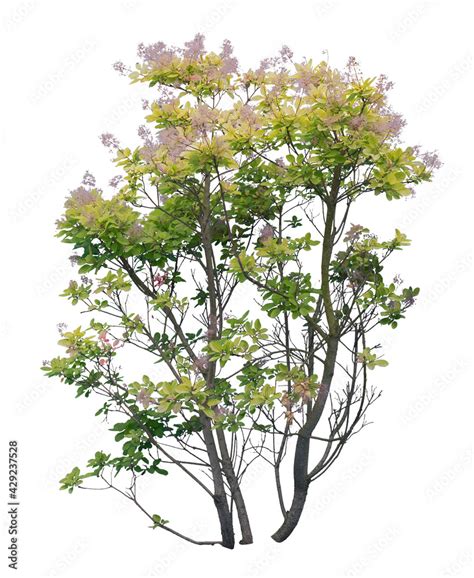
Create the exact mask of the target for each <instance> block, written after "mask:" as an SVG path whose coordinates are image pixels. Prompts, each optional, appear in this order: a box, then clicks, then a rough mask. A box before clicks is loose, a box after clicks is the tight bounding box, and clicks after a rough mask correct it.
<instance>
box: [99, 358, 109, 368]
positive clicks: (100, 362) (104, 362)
mask: <svg viewBox="0 0 474 578" xmlns="http://www.w3.org/2000/svg"><path fill="white" fill-rule="evenodd" d="M106 363H107V360H106V359H104V358H102V359H99V364H100V365H102V367H103V366H104V365H105V364H106Z"/></svg>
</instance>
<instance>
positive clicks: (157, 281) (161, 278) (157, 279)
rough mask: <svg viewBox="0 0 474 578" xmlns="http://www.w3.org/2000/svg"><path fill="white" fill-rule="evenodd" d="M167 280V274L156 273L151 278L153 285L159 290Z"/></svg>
mask: <svg viewBox="0 0 474 578" xmlns="http://www.w3.org/2000/svg"><path fill="white" fill-rule="evenodd" d="M167 279H168V273H162V274H160V273H157V274H156V275H155V276H154V277H153V285H154V286H155V287H156V288H157V289H159V288H160V287H161V286H162V285H163V284H164V283H165V282H166V281H167Z"/></svg>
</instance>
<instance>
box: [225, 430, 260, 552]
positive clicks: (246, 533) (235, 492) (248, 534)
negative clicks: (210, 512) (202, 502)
mask: <svg viewBox="0 0 474 578" xmlns="http://www.w3.org/2000/svg"><path fill="white" fill-rule="evenodd" d="M216 434H217V440H218V442H219V449H220V451H221V456H222V469H223V471H224V475H225V477H226V478H227V482H228V484H229V486H230V491H231V493H232V498H233V500H234V502H235V508H236V510H237V516H238V518H239V524H240V530H241V532H242V539H241V540H240V542H239V543H240V544H252V543H253V536H252V530H251V528H250V521H249V517H248V515H247V508H246V507H245V502H244V498H243V496H242V491H241V489H240V484H239V481H238V479H237V476H236V475H235V472H234V467H233V465H232V461H231V459H230V456H229V451H228V449H227V442H226V439H225V434H224V432H223V431H222V430H219V429H217V430H216Z"/></svg>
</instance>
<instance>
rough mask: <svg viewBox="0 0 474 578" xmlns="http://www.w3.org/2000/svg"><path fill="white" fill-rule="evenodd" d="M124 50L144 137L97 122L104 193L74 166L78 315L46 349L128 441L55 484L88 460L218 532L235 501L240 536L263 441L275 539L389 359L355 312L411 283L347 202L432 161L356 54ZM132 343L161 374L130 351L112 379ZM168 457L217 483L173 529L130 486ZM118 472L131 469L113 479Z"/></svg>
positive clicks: (69, 221)
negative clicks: (129, 370) (253, 62)
mask: <svg viewBox="0 0 474 578" xmlns="http://www.w3.org/2000/svg"><path fill="white" fill-rule="evenodd" d="M138 56H139V59H140V61H139V62H138V64H137V65H136V67H135V68H134V69H133V70H131V69H129V68H128V67H127V66H126V65H125V64H123V63H116V64H115V65H114V67H115V69H116V70H117V71H118V72H120V73H121V74H124V75H127V76H129V78H130V79H131V80H132V82H133V83H137V82H141V83H143V82H144V83H147V84H148V85H149V87H150V93H151V94H152V100H150V101H144V108H145V110H146V122H147V124H146V125H144V126H140V128H139V130H138V137H139V139H140V143H139V144H138V145H135V146H134V147H132V148H128V147H126V146H123V145H122V144H121V143H120V141H119V139H117V138H116V137H115V136H114V135H111V134H103V135H102V136H101V140H102V142H103V144H104V145H105V146H106V147H107V148H108V149H109V150H110V151H111V153H112V154H113V156H114V162H115V165H116V167H117V169H118V171H120V174H118V175H116V176H114V177H113V178H112V180H111V181H110V183H109V186H110V189H111V190H110V191H108V192H104V191H103V190H102V189H100V188H98V187H97V186H96V182H95V179H94V177H93V176H92V175H91V174H90V173H89V172H86V174H85V175H84V179H83V181H82V183H81V184H80V185H79V187H78V188H76V189H75V190H73V191H72V192H71V193H70V195H69V196H68V198H67V200H66V203H65V211H64V214H63V216H62V217H61V218H60V219H59V221H58V222H57V228H58V236H59V237H60V238H61V240H62V241H64V242H66V243H70V244H71V245H72V247H73V250H74V254H73V255H72V257H71V262H72V263H73V264H74V265H75V266H77V267H78V275H79V278H78V279H77V280H73V281H71V282H70V284H69V286H68V288H67V289H66V290H65V291H64V293H63V295H64V296H65V297H66V298H68V299H69V300H71V301H72V303H73V304H80V305H81V306H82V307H83V308H85V310H86V312H89V313H90V314H92V315H93V318H92V319H91V320H90V323H89V325H88V326H87V327H84V328H81V327H80V328H77V329H75V330H73V331H67V330H66V327H64V326H63V325H62V326H61V327H60V331H61V340H60V342H59V343H60V345H62V346H63V347H65V353H64V355H62V356H59V357H56V358H54V359H52V360H51V361H50V362H45V364H44V367H43V369H44V371H45V372H46V373H47V375H48V376H51V377H53V376H58V377H60V378H61V379H62V381H64V382H66V383H67V384H70V385H73V386H74V387H76V388H77V395H78V396H80V395H85V396H91V395H97V396H98V399H100V400H102V402H103V404H102V405H101V406H100V407H99V409H98V411H97V415H100V416H103V417H104V418H105V419H112V418H113V417H114V416H116V415H122V416H123V419H124V421H118V422H116V421H113V425H112V428H111V429H112V431H113V432H114V433H115V439H116V441H117V442H123V445H122V446H121V451H120V452H118V455H117V456H112V454H106V453H105V452H103V451H98V452H97V453H96V454H95V457H93V458H92V459H91V460H90V461H89V462H88V464H87V466H86V469H85V470H82V469H80V468H79V467H75V468H74V469H73V471H72V472H71V473H69V474H67V475H66V476H65V477H64V478H63V479H62V480H61V484H62V486H61V488H62V489H67V490H68V491H69V492H72V491H73V490H74V488H76V487H79V488H86V487H88V486H85V485H84V482H85V480H86V479H88V483H91V481H93V480H96V482H97V483H102V484H105V486H104V487H107V488H110V489H115V490H117V491H120V492H121V493H122V495H124V496H125V497H127V498H128V499H130V501H131V502H133V503H134V504H136V505H138V506H139V507H140V509H141V510H142V511H143V512H144V513H145V514H146V515H147V516H148V518H149V519H150V520H151V522H153V525H152V527H153V528H161V529H164V530H166V531H168V532H172V533H173V534H175V535H177V536H179V537H181V538H183V539H185V540H188V541H191V542H193V543H196V544H215V543H219V544H221V545H222V546H224V547H226V548H233V547H234V541H235V539H234V521H233V511H234V510H235V512H236V514H237V518H238V523H239V525H240V530H241V536H242V537H241V543H243V544H248V543H251V542H252V531H251V527H250V521H249V514H248V512H247V508H246V504H245V500H244V492H243V488H242V481H243V479H244V474H245V472H246V471H247V469H248V467H251V464H252V462H253V461H254V460H255V459H262V460H264V462H265V463H266V464H267V465H268V467H269V468H272V469H273V472H274V479H275V493H276V499H277V503H278V504H279V507H280V508H281V513H282V525H281V527H280V528H279V529H278V530H277V531H276V532H275V533H274V535H273V538H274V539H275V540H276V541H278V542H280V541H283V540H285V539H286V538H287V537H288V536H289V535H290V534H291V533H292V531H293V530H294V528H295V527H296V525H297V523H298V521H299V519H300V516H301V513H302V511H303V507H304V504H305V501H306V497H307V493H308V488H309V486H310V484H311V482H313V481H314V480H316V479H317V478H318V477H320V476H321V475H323V474H324V473H325V472H326V471H327V470H328V468H329V467H330V466H331V465H332V463H333V462H334V461H335V459H336V458H337V457H338V456H339V454H340V452H341V450H342V448H343V446H344V445H345V444H346V443H347V441H348V440H349V439H350V438H351V437H352V436H353V435H354V434H355V433H356V432H357V431H359V430H360V429H361V428H362V427H363V426H364V425H365V423H366V422H365V413H366V411H367V408H368V407H369V406H370V405H371V404H372V403H373V402H374V401H375V399H377V397H378V395H379V394H378V392H377V391H376V390H375V389H374V388H373V387H371V386H370V385H369V384H368V372H367V370H374V369H376V368H379V367H384V366H386V365H387V363H388V362H387V361H386V360H385V359H384V358H383V356H382V355H380V354H379V353H378V351H377V350H376V347H375V344H371V343H370V342H369V335H368V334H369V332H370V331H371V330H373V329H374V328H375V327H377V326H383V325H385V326H389V327H390V328H393V329H394V328H396V327H397V325H398V323H399V321H400V320H401V319H403V318H404V316H405V312H406V311H407V309H408V308H409V307H411V306H412V305H413V303H414V301H415V297H416V295H417V294H418V289H417V288H413V287H411V286H404V287H402V281H401V279H400V277H399V276H397V277H396V278H395V279H393V280H391V279H387V278H385V277H384V275H383V272H384V265H385V261H386V260H387V259H388V258H389V257H390V255H391V254H392V253H393V252H394V251H398V250H401V249H403V248H405V247H406V246H407V245H409V243H410V241H409V240H408V239H407V237H406V235H405V234H404V233H402V232H401V231H399V230H395V232H394V234H393V236H392V237H391V238H389V239H386V240H382V239H379V238H378V236H377V235H376V234H375V233H373V232H371V231H369V229H368V228H367V227H365V226H364V225H359V224H352V223H350V219H349V214H350V210H351V208H352V205H353V204H354V203H355V202H356V201H358V200H359V199H360V198H361V197H362V196H363V195H369V194H375V195H384V196H385V197H386V199H387V200H388V201H393V200H397V199H401V198H403V197H409V196H410V195H412V194H413V188H414V187H415V186H416V185H418V184H419V183H422V182H423V181H429V180H430V179H431V176H432V173H433V170H435V169H436V168H438V167H439V164H440V163H439V160H438V158H437V155H436V154H435V153H430V152H422V151H421V150H420V149H419V147H410V146H404V145H402V143H401V140H400V139H401V137H400V134H401V131H402V129H403V126H404V124H405V121H404V120H403V119H402V117H401V116H400V115H399V114H397V113H396V112H394V111H393V110H392V108H391V107H390V105H389V102H388V92H389V90H390V88H391V83H390V82H389V81H388V80H387V79H386V77H385V76H383V75H382V76H380V77H378V78H364V77H363V76H362V74H361V72H360V70H359V66H358V64H357V62H356V61H355V59H354V58H350V59H349V61H348V63H347V66H346V67H345V68H344V69H343V70H337V69H335V68H332V67H330V66H329V65H328V64H327V62H324V61H323V62H320V63H313V62H312V61H311V60H303V61H296V60H295V59H294V57H293V54H292V52H291V50H290V49H289V48H288V47H283V48H282V49H281V51H280V53H279V54H278V55H277V56H275V57H272V58H267V59H265V60H263V61H262V62H261V63H260V65H259V67H258V68H256V69H249V70H243V69H241V68H240V67H239V64H238V62H237V59H236V58H235V56H234V54H233V50H232V46H231V44H230V42H229V41H225V42H224V43H223V45H222V48H221V50H220V51H219V52H207V51H206V50H205V47H204V38H203V36H202V35H197V36H196V37H195V38H194V39H193V40H191V41H190V42H187V43H186V44H185V45H184V47H183V48H175V47H169V46H166V45H165V44H164V43H162V42H158V43H156V44H153V45H151V46H144V45H140V46H139V49H138ZM86 275H89V276H90V277H87V276H86ZM252 300H254V301H255V304H252ZM134 347H135V348H138V349H140V350H142V351H145V352H147V354H148V355H149V359H150V368H151V367H153V366H154V365H153V366H152V364H158V365H157V367H158V372H159V378H158V379H152V378H150V376H148V375H146V374H145V375H143V370H142V369H141V368H140V370H138V367H135V368H134V371H135V372H136V377H135V381H130V380H127V379H125V377H124V376H123V374H122V372H121V366H120V365H119V362H120V360H121V358H122V355H123V354H124V351H128V350H129V349H130V348H134ZM99 396H100V397H99ZM324 411H326V412H327V414H328V419H327V420H324V422H323V421H322V420H321V417H322V415H323V412H324ZM310 448H314V449H313V453H312V454H310ZM316 451H320V452H321V455H320V458H319V459H318V460H315V461H314V462H313V460H314V457H313V456H314V452H316ZM286 463H288V465H289V466H291V470H292V472H293V478H294V480H293V488H292V492H293V495H292V499H291V501H290V502H289V503H288V504H287V503H286V501H285V497H284V491H283V487H282V479H281V470H282V468H283V467H284V464H286ZM175 470H179V471H181V472H182V473H183V474H184V475H186V476H187V477H188V478H189V481H190V482H192V483H196V484H198V485H199V486H200V488H201V489H202V491H203V499H209V503H213V504H214V507H215V509H216V513H217V516H218V520H219V523H220V529H221V536H220V538H217V537H216V539H214V540H201V539H197V538H193V537H189V536H186V535H184V534H183V533H181V532H179V531H178V530H176V529H175V528H174V527H172V526H175V521H174V519H173V515H172V512H169V511H166V512H164V513H165V515H166V517H167V518H168V517H169V518H170V519H171V520H172V522H169V521H168V520H166V519H164V518H163V517H162V515H161V514H160V515H159V514H155V513H150V512H148V511H147V510H146V508H145V507H144V506H143V505H142V504H140V503H139V502H138V500H137V494H136V485H137V481H138V479H139V478H140V477H141V476H143V475H149V474H153V475H167V474H168V472H172V471H175ZM120 472H121V476H122V475H127V476H130V477H131V483H130V482H129V483H128V484H127V487H126V489H125V490H123V489H120V487H119V485H118V484H119V481H120V480H121V479H122V477H121V476H119V477H117V474H119V473H120ZM111 474H115V477H114V476H113V475H111ZM161 506H162V508H163V509H165V508H166V509H167V510H168V508H169V504H162V505H161Z"/></svg>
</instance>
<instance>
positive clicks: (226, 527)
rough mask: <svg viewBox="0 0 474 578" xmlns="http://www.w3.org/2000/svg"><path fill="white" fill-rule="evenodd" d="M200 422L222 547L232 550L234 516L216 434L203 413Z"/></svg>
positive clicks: (233, 543)
mask: <svg viewBox="0 0 474 578" xmlns="http://www.w3.org/2000/svg"><path fill="white" fill-rule="evenodd" d="M200 421H201V424H202V426H203V429H202V433H203V436H204V443H205V444H206V450H207V455H208V456H209V463H210V465H211V472H212V480H213V482H214V505H215V506H216V510H217V515H218V517H219V523H220V525H221V536H222V545H223V546H224V548H229V549H231V550H232V548H233V547H234V545H235V537H234V527H233V524H232V514H231V513H230V509H229V504H228V502H227V496H226V493H225V487H224V479H223V477H222V472H221V466H220V463H219V455H218V453H217V448H216V443H215V441H214V434H213V433H212V429H211V423H210V420H209V418H208V417H207V416H206V415H205V414H204V413H202V412H201V413H200Z"/></svg>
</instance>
